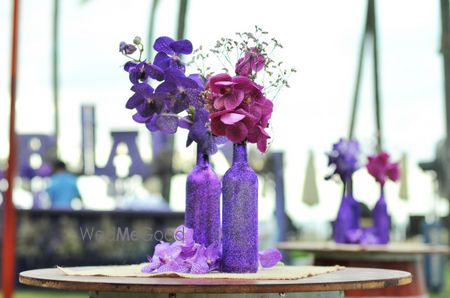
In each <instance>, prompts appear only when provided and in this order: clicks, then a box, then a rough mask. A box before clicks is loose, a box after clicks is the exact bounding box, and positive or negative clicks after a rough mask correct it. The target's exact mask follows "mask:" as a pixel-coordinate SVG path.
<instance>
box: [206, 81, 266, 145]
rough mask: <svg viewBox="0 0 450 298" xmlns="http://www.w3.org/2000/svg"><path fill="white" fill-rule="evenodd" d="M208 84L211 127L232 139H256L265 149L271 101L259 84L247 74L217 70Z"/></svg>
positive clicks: (249, 140)
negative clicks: (224, 72)
mask: <svg viewBox="0 0 450 298" xmlns="http://www.w3.org/2000/svg"><path fill="white" fill-rule="evenodd" d="M207 88H208V90H209V92H210V93H209V97H208V98H207V100H208V101H209V103H208V106H209V109H210V112H211V114H210V116H209V117H210V119H211V131H212V132H213V133H214V134H215V135H216V136H226V137H227V138H228V139H229V140H230V141H232V142H234V143H242V142H244V141H248V142H250V143H256V144H257V147H258V149H259V150H260V151H261V152H265V151H266V150H267V140H268V139H269V138H270V136H269V134H268V133H267V132H266V131H265V129H266V128H267V126H268V124H269V120H270V117H271V115H272V110H273V104H272V102H271V101H270V100H268V99H267V98H265V97H264V95H263V94H262V92H261V89H262V87H261V86H260V85H258V84H256V83H255V82H253V81H252V80H250V79H249V78H248V77H244V76H235V77H231V76H229V75H227V74H219V75H216V76H213V77H212V78H211V79H210V80H209V83H208V87H207Z"/></svg>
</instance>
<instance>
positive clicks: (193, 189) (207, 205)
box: [185, 146, 220, 246]
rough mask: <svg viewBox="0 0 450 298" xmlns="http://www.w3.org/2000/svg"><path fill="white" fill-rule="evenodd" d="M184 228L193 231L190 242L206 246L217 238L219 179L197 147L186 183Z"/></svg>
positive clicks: (207, 159) (218, 231)
mask: <svg viewBox="0 0 450 298" xmlns="http://www.w3.org/2000/svg"><path fill="white" fill-rule="evenodd" d="M185 225H186V227H188V228H191V229H194V240H195V242H197V243H200V244H204V245H206V246H208V245H209V244H211V243H212V242H214V241H215V240H219V235H220V180H219V177H218V176H217V175H216V173H215V172H214V171H213V169H212V168H211V165H210V164H209V156H208V154H205V153H203V152H202V150H201V148H199V146H197V164H196V166H195V167H194V168H193V169H192V171H191V172H190V173H189V175H188V177H187V180H186V213H185Z"/></svg>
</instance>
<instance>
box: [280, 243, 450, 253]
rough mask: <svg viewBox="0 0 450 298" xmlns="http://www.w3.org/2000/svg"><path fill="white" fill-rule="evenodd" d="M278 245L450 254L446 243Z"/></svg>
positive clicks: (314, 249) (316, 249) (309, 249)
mask: <svg viewBox="0 0 450 298" xmlns="http://www.w3.org/2000/svg"><path fill="white" fill-rule="evenodd" d="M277 247H278V248H279V249H283V250H301V251H307V252H323V253H329V252H345V253H359V254H365V253H388V254H402V255H420V254H449V253H450V249H449V247H448V246H446V245H430V244H425V243H416V242H398V243H389V244H386V245H360V244H338V243H335V242H332V241H323V242H303V241H299V242H281V243H278V245H277Z"/></svg>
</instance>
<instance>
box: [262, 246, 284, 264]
mask: <svg viewBox="0 0 450 298" xmlns="http://www.w3.org/2000/svg"><path fill="white" fill-rule="evenodd" d="M258 257H259V263H260V264H261V266H262V267H263V268H270V267H273V266H275V265H276V264H278V262H279V261H281V259H282V257H283V256H282V255H281V252H280V251H279V250H278V249H276V248H268V249H266V250H262V251H260V252H258Z"/></svg>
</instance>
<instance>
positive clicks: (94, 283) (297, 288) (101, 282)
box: [19, 268, 412, 293]
mask: <svg viewBox="0 0 450 298" xmlns="http://www.w3.org/2000/svg"><path fill="white" fill-rule="evenodd" d="M19 281H20V282H21V283H22V284H26V285H30V286H36V287H43V288H53V289H66V290H86V291H108V292H111V291H115V292H149V293H284V292H315V291H343V290H351V289H378V288H386V287H395V286H400V285H406V284H409V283H411V281H412V277H411V274H410V273H409V272H405V271H398V270H386V269H369V268H345V269H343V270H340V271H336V272H332V273H326V274H322V275H317V276H313V277H308V278H303V279H298V280H238V279H187V278H173V277H164V278H157V277H151V278H139V277H102V276H67V275H65V274H64V273H63V272H61V271H60V270H58V269H56V268H47V269H37V270H30V271H24V272H21V273H20V276H19Z"/></svg>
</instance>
